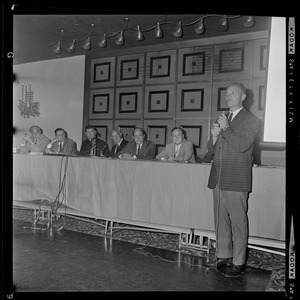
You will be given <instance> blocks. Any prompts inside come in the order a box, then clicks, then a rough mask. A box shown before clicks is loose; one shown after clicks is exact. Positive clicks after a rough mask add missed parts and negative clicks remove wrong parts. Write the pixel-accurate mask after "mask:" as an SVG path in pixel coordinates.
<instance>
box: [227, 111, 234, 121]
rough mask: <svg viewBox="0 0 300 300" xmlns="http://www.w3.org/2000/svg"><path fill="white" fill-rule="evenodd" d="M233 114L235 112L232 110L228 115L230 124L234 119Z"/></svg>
mask: <svg viewBox="0 0 300 300" xmlns="http://www.w3.org/2000/svg"><path fill="white" fill-rule="evenodd" d="M232 115H233V113H232V112H230V113H229V116H228V124H230V122H231V120H232Z"/></svg>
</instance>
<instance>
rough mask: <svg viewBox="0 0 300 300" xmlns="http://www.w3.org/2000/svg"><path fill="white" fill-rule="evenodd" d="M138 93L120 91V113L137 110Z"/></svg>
mask: <svg viewBox="0 0 300 300" xmlns="http://www.w3.org/2000/svg"><path fill="white" fill-rule="evenodd" d="M137 98H138V93H137V92H132V93H120V94H119V113H136V112H137Z"/></svg>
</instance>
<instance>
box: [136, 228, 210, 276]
mask: <svg viewBox="0 0 300 300" xmlns="http://www.w3.org/2000/svg"><path fill="white" fill-rule="evenodd" d="M147 233H148V234H149V237H150V240H149V241H148V242H147V243H146V245H145V246H142V247H138V248H135V249H133V252H136V253H139V254H143V255H145V256H151V257H153V258H158V259H160V260H162V261H165V262H171V263H177V264H178V263H179V264H180V263H184V264H187V265H189V266H192V267H201V268H203V269H205V270H206V271H208V269H210V268H208V267H205V266H202V265H199V264H192V263H189V262H186V261H184V260H181V259H180V260H179V261H177V260H171V259H166V258H163V257H161V256H159V255H154V254H152V253H151V252H149V251H145V249H146V248H147V247H148V246H149V244H150V243H151V242H152V240H153V239H152V236H151V232H150V231H148V232H147Z"/></svg>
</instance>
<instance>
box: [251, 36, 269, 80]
mask: <svg viewBox="0 0 300 300" xmlns="http://www.w3.org/2000/svg"><path fill="white" fill-rule="evenodd" d="M253 43H254V46H253V47H254V51H253V77H265V76H266V72H267V66H268V51H269V47H268V39H258V40H254V42H253Z"/></svg>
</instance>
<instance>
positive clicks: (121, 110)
mask: <svg viewBox="0 0 300 300" xmlns="http://www.w3.org/2000/svg"><path fill="white" fill-rule="evenodd" d="M142 109H143V87H141V86H138V87H134V86H133V87H120V88H117V89H116V109H115V118H121V119H136V118H141V116H142Z"/></svg>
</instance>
